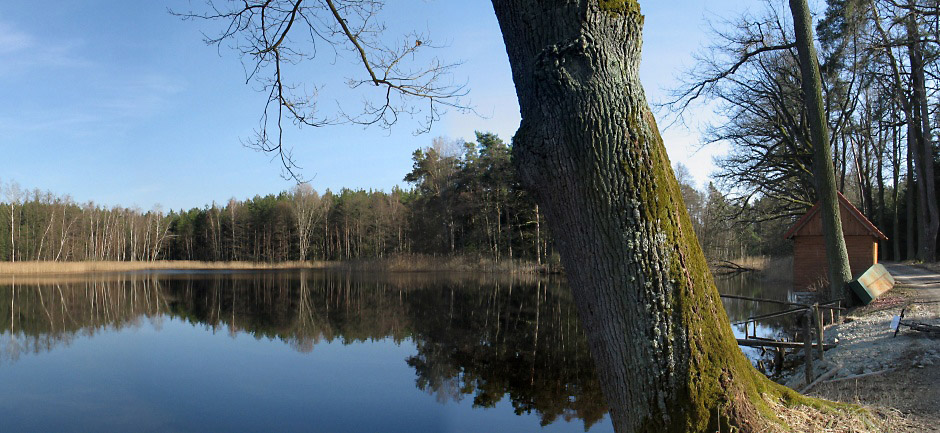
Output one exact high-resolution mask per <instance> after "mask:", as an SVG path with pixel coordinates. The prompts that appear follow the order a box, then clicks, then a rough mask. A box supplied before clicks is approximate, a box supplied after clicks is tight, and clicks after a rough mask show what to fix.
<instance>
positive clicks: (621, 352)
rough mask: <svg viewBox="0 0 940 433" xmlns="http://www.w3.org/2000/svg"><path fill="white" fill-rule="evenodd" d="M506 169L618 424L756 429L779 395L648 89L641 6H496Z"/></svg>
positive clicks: (648, 428)
mask: <svg viewBox="0 0 940 433" xmlns="http://www.w3.org/2000/svg"><path fill="white" fill-rule="evenodd" d="M493 5H494V8H495V11H496V16H497V18H498V19H499V23H500V27H501V30H502V33H503V39H504V40H505V42H506V49H507V52H508V54H509V60H510V64H511V66H512V73H513V81H514V82H515V85H516V93H517V97H518V99H519V105H520V110H521V115H522V123H521V125H520V128H519V130H518V132H517V133H516V135H515V137H514V140H513V163H514V164H515V166H516V168H517V171H518V173H519V175H520V178H521V180H522V182H523V184H524V185H525V186H526V187H527V188H528V189H529V190H530V191H531V192H532V193H533V195H534V196H535V198H536V201H537V202H538V204H539V209H540V210H541V211H543V212H544V215H545V217H546V218H545V221H546V223H547V224H548V228H549V230H550V231H551V232H552V233H553V236H554V238H555V241H556V242H557V243H556V245H557V248H558V251H559V252H560V253H561V257H562V261H563V263H564V267H565V271H566V273H567V276H568V281H569V283H570V286H571V288H572V292H573V297H574V300H575V303H576V305H577V308H578V312H579V316H580V319H581V323H582V325H583V327H584V329H585V332H586V334H587V337H588V341H589V346H590V349H591V354H592V356H593V358H594V361H595V363H596V365H597V368H598V373H599V375H600V379H601V383H602V386H603V389H604V393H605V395H606V397H607V401H608V403H609V405H610V408H611V419H612V420H613V423H614V426H615V427H616V429H617V430H618V431H621V432H661V431H683V432H686V431H687V432H705V431H711V432H714V431H716V430H720V431H730V427H731V426H736V427H737V428H739V429H741V430H743V431H760V430H762V429H763V427H764V426H765V425H766V424H765V422H766V419H765V418H763V417H762V415H760V412H759V411H758V410H757V408H758V407H759V406H760V405H762V404H763V401H762V400H761V397H760V395H761V392H762V391H765V392H766V391H774V392H778V393H779V392H787V391H784V390H781V389H780V388H778V387H776V386H775V385H774V384H772V383H771V382H769V381H768V380H767V379H766V378H764V377H763V376H762V375H761V374H760V373H758V372H756V370H754V368H753V367H751V365H750V363H749V361H748V360H747V359H746V358H745V357H744V356H743V354H742V353H741V350H740V349H739V348H738V347H737V345H736V342H735V339H734V336H733V335H732V333H731V327H730V325H729V323H728V318H727V315H726V314H725V312H724V309H723V307H722V303H721V300H720V299H719V296H718V291H717V290H716V288H715V285H714V282H713V281H712V277H711V274H710V272H709V270H708V267H707V264H706V262H705V257H704V256H703V254H702V250H701V248H700V247H699V243H698V241H697V239H696V237H695V233H694V232H693V231H692V225H691V221H690V220H689V217H688V215H687V213H686V210H685V206H684V204H683V203H682V199H681V195H680V191H679V185H678V183H677V182H676V179H675V176H674V175H673V173H672V170H671V168H670V167H671V165H670V163H669V160H668V157H667V156H666V151H665V148H664V146H663V142H662V139H661V137H660V134H659V130H658V128H657V126H656V123H655V121H654V118H653V115H652V114H651V112H650V110H649V107H648V105H647V102H646V98H645V95H644V92H643V89H642V87H641V85H640V81H639V75H638V66H639V61H640V46H641V31H642V24H643V16H642V15H641V14H640V11H639V5H638V4H637V3H636V1H635V0H624V1H605V0H601V1H599V0H578V1H576V0H567V1H566V0H543V1H538V2H535V1H531V0H493Z"/></svg>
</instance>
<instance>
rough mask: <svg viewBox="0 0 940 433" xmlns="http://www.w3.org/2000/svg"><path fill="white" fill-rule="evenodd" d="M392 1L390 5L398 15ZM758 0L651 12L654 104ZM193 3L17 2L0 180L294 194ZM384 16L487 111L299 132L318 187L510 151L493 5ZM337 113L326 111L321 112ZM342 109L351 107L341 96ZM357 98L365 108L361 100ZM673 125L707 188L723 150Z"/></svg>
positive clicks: (317, 69)
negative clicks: (190, 14)
mask: <svg viewBox="0 0 940 433" xmlns="http://www.w3.org/2000/svg"><path fill="white" fill-rule="evenodd" d="M393 3H394V4H393ZM758 4H759V2H757V1H755V0H747V1H740V0H738V1H734V0H716V1H708V2H706V1H704V0H694V1H691V0H675V1H653V0H648V1H645V2H642V5H643V12H644V14H645V15H646V27H645V31H644V34H645V43H644V54H643V63H642V66H641V78H642V80H643V83H644V87H645V88H646V91H647V96H648V98H649V99H650V100H651V101H655V100H658V99H661V98H662V96H663V92H662V91H661V89H663V88H668V87H671V86H674V85H675V84H674V83H675V77H676V75H677V74H679V73H680V72H681V70H682V69H683V68H685V67H688V66H690V65H691V62H692V60H691V55H692V53H693V52H694V51H696V50H697V49H698V48H699V47H700V46H702V45H704V44H706V43H707V31H706V28H707V26H706V24H705V21H704V20H705V18H706V17H713V18H714V17H721V16H734V15H737V14H738V13H740V12H741V11H743V10H744V9H745V8H748V7H751V8H755V7H757V6H758ZM201 5H202V3H201V1H199V0H192V2H191V3H190V2H187V1H185V0H168V1H126V0H85V1H81V2H76V1H71V0H61V1H60V0H51V1H48V2H44V3H43V6H42V7H37V6H36V5H35V4H32V3H30V2H11V3H10V4H8V5H5V7H4V13H3V15H0V100H2V101H4V103H3V104H0V155H2V156H0V181H3V182H6V181H10V180H15V181H17V182H18V183H19V184H21V185H22V186H24V187H28V188H39V189H42V190H51V191H53V192H55V193H58V194H70V195H72V196H73V197H74V198H75V199H76V200H77V201H80V202H86V201H89V200H93V201H95V202H96V203H101V204H104V205H108V206H111V205H122V206H140V207H142V208H145V209H149V208H151V207H152V206H154V205H155V204H160V205H162V207H163V208H164V209H169V208H174V209H179V208H189V207H201V206H203V205H205V204H208V203H211V202H212V201H216V202H224V201H226V200H228V198H230V197H236V198H247V197H250V196H253V195H256V194H267V193H272V192H278V191H281V190H284V189H288V188H290V187H291V186H292V185H293V183H292V182H291V181H287V180H284V179H282V178H281V177H280V175H279V174H280V172H281V170H280V165H279V163H278V162H277V161H274V162H272V161H271V159H270V157H269V156H266V155H264V154H260V153H257V152H254V151H252V150H250V149H247V148H245V147H243V146H242V145H241V144H240V142H241V140H242V139H245V138H248V137H250V135H251V133H252V131H253V129H254V127H255V126H256V125H257V122H258V117H259V115H260V113H261V109H262V104H263V103H264V96H263V95H262V94H260V93H258V92H257V91H256V89H257V85H254V84H248V85H246V84H245V75H244V71H243V69H242V66H241V63H240V61H239V58H238V56H237V55H236V54H235V53H234V52H232V51H229V50H225V49H223V50H221V51H219V50H217V49H216V48H215V47H209V46H206V45H205V44H204V43H203V42H202V35H201V33H200V32H201V31H211V29H212V26H211V24H207V23H201V22H194V21H182V20H180V19H179V18H177V17H174V16H171V15H170V14H168V13H167V9H168V8H171V9H174V10H183V11H185V10H189V9H190V8H195V9H198V8H200V7H201ZM382 18H383V19H384V20H385V21H386V22H389V23H394V25H390V30H392V32H391V33H390V36H392V37H394V36H397V35H396V34H394V33H395V31H398V30H401V31H407V30H409V29H417V30H419V31H422V32H428V33H430V35H431V37H432V38H433V39H434V40H435V41H436V42H437V43H444V44H446V45H447V48H445V49H443V50H441V51H439V52H438V53H437V55H438V56H439V57H441V58H444V59H449V60H454V61H461V62H463V63H462V65H461V66H460V67H459V68H458V69H457V70H456V72H455V79H456V80H458V81H466V82H467V83H468V86H469V88H470V91H471V93H470V98H471V101H472V103H473V105H474V107H475V108H476V109H477V111H478V112H479V113H481V114H482V115H483V116H485V117H480V116H477V115H473V114H460V113H456V112H450V113H448V114H447V115H445V116H444V118H442V119H441V121H440V122H438V123H436V124H435V125H434V128H433V129H432V131H431V132H430V133H429V134H424V135H418V136H415V135H414V134H413V132H414V130H415V129H416V128H417V127H418V126H419V125H418V123H417V122H415V121H411V120H407V119H406V120H403V121H401V122H400V123H399V124H398V125H396V126H395V127H394V128H393V129H391V130H390V131H388V130H384V129H381V128H376V127H371V128H362V127H359V126H350V125H346V126H331V127H327V128H320V129H313V128H306V129H303V130H300V131H291V133H290V134H289V135H288V140H289V143H290V144H291V145H292V146H293V148H294V153H295V158H296V160H297V162H298V164H299V165H300V166H302V167H303V171H302V172H303V175H304V176H305V177H307V178H312V182H311V184H312V185H313V186H314V187H315V188H316V189H317V190H320V191H322V190H325V189H326V188H330V189H334V190H336V189H339V188H341V187H344V186H345V187H350V188H367V189H368V188H374V189H386V190H387V189H389V188H391V187H392V186H393V185H404V184H403V182H402V177H403V176H404V175H405V173H407V172H408V171H409V170H410V168H411V159H410V158H411V153H412V151H413V150H414V149H416V148H418V147H423V146H427V145H429V144H430V143H431V140H432V139H433V138H434V137H437V136H446V137H449V138H451V139H460V138H465V139H472V138H473V132H474V131H475V130H486V131H493V132H496V133H498V134H499V135H500V136H501V137H503V138H504V139H506V140H508V139H509V138H510V137H511V136H512V134H513V132H514V131H515V128H516V126H517V125H518V123H519V113H518V106H517V103H516V100H515V93H514V91H513V87H512V81H511V76H510V70H509V64H508V60H507V58H506V53H505V49H504V47H503V44H502V40H501V35H500V33H499V28H498V25H497V22H496V18H495V16H494V15H493V11H492V6H491V4H490V3H489V2H487V1H482V0H479V1H460V2H458V1H454V0H395V1H394V2H392V1H390V2H389V5H388V7H387V8H386V10H385V11H384V12H383V15H382ZM325 60H326V61H325V62H324V63H325V64H318V65H311V66H310V67H306V68H302V69H300V70H298V72H300V73H302V76H300V77H298V80H301V79H302V80H303V81H306V82H310V83H318V84H321V85H323V86H325V87H324V91H323V94H324V95H328V97H329V98H334V97H335V98H347V97H353V96H352V95H350V94H348V93H344V89H345V80H344V77H345V76H348V75H352V74H359V73H360V71H359V70H358V68H354V64H353V63H351V62H352V60H355V59H352V58H349V56H347V55H343V56H342V57H340V58H336V59H334V58H332V57H330V58H328V59H325ZM325 102H326V103H332V100H327V101H325ZM344 102H345V101H344ZM354 102H355V101H354ZM707 116H708V114H707V113H705V112H701V113H697V114H694V115H693V116H691V121H690V122H689V123H690V127H691V129H686V128H682V127H673V128H671V129H669V130H667V131H666V132H665V133H664V140H665V142H666V146H667V149H668V151H669V154H670V157H671V158H672V160H673V162H682V163H684V164H686V165H687V166H689V167H690V170H691V172H692V174H693V175H694V176H695V178H696V180H697V181H698V182H700V183H701V182H705V181H706V179H707V176H708V174H709V173H710V172H711V170H712V169H713V167H712V166H711V160H712V157H713V156H714V155H716V154H719V153H721V152H723V149H722V148H721V147H720V146H717V147H711V148H706V149H704V150H701V151H698V152H696V149H697V144H698V142H699V137H698V131H697V129H696V128H697V126H698V124H699V123H700V121H701V120H703V119H706V118H707Z"/></svg>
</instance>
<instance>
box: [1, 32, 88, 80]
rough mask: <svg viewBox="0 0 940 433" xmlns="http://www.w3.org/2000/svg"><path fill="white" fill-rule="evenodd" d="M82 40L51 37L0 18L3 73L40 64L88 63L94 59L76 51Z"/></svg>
mask: <svg viewBox="0 0 940 433" xmlns="http://www.w3.org/2000/svg"><path fill="white" fill-rule="evenodd" d="M82 46H83V43H82V42H81V41H80V40H77V39H76V40H57V41H48V40H42V39H40V38H37V37H36V36H35V35H32V34H30V33H27V32H25V31H23V30H20V29H18V28H16V27H14V26H13V25H11V24H8V23H4V22H0V75H9V74H24V73H29V72H31V71H34V70H36V69H38V68H50V67H56V68H75V67H88V66H92V65H93V63H92V62H91V61H89V60H87V59H84V58H81V57H79V56H77V55H76V53H77V52H79V51H80V48H81V47H82Z"/></svg>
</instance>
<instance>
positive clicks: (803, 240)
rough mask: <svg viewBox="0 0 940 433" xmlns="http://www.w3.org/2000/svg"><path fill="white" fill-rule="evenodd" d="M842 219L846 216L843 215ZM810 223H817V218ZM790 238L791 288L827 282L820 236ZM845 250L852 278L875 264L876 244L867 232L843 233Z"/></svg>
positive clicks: (824, 253) (801, 287)
mask: <svg viewBox="0 0 940 433" xmlns="http://www.w3.org/2000/svg"><path fill="white" fill-rule="evenodd" d="M843 217H845V215H844V212H843ZM852 218H854V217H852ZM813 220H815V221H819V219H818V218H814V219H813ZM843 221H845V220H843ZM855 222H857V220H855ZM811 223H813V221H809V222H808V223H807V225H809V224H811ZM804 228H805V227H804ZM862 229H864V227H862ZM802 233H803V230H800V234H802ZM793 239H794V241H795V243H794V245H793V289H794V290H806V288H808V287H810V286H812V285H814V284H818V283H819V282H820V281H827V280H828V279H829V278H828V275H829V265H828V263H827V262H826V246H825V244H823V238H822V236H796V237H794V238H793ZM845 247H846V249H847V250H848V253H849V266H850V267H851V268H852V278H855V277H858V276H859V275H861V274H862V273H863V272H865V271H866V270H868V268H870V267H871V266H872V265H874V264H875V263H878V242H876V240H875V238H874V237H872V236H871V235H870V234H868V233H867V231H866V232H865V234H864V235H862V236H859V235H849V234H846V236H845Z"/></svg>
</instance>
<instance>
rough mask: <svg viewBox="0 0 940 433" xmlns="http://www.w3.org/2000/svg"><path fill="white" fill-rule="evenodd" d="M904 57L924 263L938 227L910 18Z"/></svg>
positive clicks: (916, 35) (920, 62)
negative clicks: (908, 77)
mask: <svg viewBox="0 0 940 433" xmlns="http://www.w3.org/2000/svg"><path fill="white" fill-rule="evenodd" d="M907 32H908V35H907V36H908V39H909V44H908V55H909V56H910V60H911V104H910V106H911V111H912V113H913V122H912V129H914V131H915V135H914V138H915V139H916V141H915V143H914V144H916V146H915V147H914V155H915V158H914V164H915V165H916V166H917V178H918V182H917V184H918V190H919V194H918V196H919V197H920V200H921V202H920V203H921V205H920V206H919V207H918V209H922V210H920V211H919V212H920V216H921V217H922V218H923V219H922V220H921V221H920V224H919V225H918V227H922V228H923V230H922V231H919V233H918V234H919V235H920V236H919V237H920V250H919V251H918V255H917V257H918V258H919V259H921V260H924V261H927V262H934V261H936V256H937V230H938V227H940V215H938V212H940V210H938V207H937V195H936V193H935V182H934V175H933V172H934V170H933V163H934V161H933V143H932V140H931V132H930V112H929V111H928V109H927V90H926V83H925V77H924V59H923V53H922V52H921V50H922V47H921V42H920V32H919V31H918V30H917V23H916V22H915V21H914V18H913V16H912V17H911V18H910V19H909V20H908V29H907Z"/></svg>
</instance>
